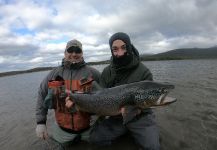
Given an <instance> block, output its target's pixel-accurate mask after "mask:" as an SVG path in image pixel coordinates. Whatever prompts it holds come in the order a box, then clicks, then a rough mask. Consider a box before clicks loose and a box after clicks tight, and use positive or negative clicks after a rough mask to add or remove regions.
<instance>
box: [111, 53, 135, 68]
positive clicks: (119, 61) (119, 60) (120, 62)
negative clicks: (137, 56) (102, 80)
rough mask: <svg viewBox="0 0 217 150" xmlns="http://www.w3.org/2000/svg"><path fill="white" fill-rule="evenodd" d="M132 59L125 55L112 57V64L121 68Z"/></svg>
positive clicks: (130, 56)
mask: <svg viewBox="0 0 217 150" xmlns="http://www.w3.org/2000/svg"><path fill="white" fill-rule="evenodd" d="M132 59H133V56H132V55H130V54H128V53H125V54H124V55H123V56H119V57H116V56H114V55H113V63H114V64H115V66H117V67H122V66H126V65H128V64H129V63H130V62H131V61H132Z"/></svg>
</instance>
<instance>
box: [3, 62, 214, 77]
mask: <svg viewBox="0 0 217 150" xmlns="http://www.w3.org/2000/svg"><path fill="white" fill-rule="evenodd" d="M199 59H217V58H188V59H184V58H173V59H168V58H159V59H156V58H154V59H144V58H141V61H167V60H199ZM109 61H110V60H106V61H100V62H88V63H87V65H103V64H109ZM56 67H57V66H56ZM53 68H55V67H37V68H33V69H28V70H19V71H9V72H2V73H0V78H1V77H5V76H12V75H18V74H25V73H33V72H40V71H49V70H52V69H53Z"/></svg>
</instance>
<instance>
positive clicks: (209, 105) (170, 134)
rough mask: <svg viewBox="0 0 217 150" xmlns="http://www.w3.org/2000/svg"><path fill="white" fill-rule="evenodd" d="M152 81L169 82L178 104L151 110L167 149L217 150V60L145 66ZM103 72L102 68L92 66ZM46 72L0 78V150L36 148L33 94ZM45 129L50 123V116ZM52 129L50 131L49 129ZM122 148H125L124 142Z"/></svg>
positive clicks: (148, 62) (159, 63) (181, 61)
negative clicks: (150, 74) (151, 74)
mask: <svg viewBox="0 0 217 150" xmlns="http://www.w3.org/2000/svg"><path fill="white" fill-rule="evenodd" d="M143 63H144V64H145V65H146V66H147V67H148V68H149V69H150V70H151V72H152V73H153V76H154V80H156V81H162V82H170V83H172V84H174V85H175V87H176V88H175V90H174V91H172V92H171V93H170V95H171V96H173V97H176V98H177V99H178V101H177V102H176V103H174V104H171V105H170V106H166V107H161V108H157V109H154V111H155V114H156V120H157V124H158V126H159V129H160V136H161V139H162V141H161V145H162V149H165V150H179V149H180V150H183V149H184V150H215V149H216V148H217V59H213V60H173V61H147V62H143ZM94 67H95V68H97V69H98V70H100V71H102V69H103V68H104V67H105V66H104V65H98V66H94ZM47 73H48V71H44V72H36V73H28V74H20V75H16V76H7V77H1V78H0V87H1V88H0V145H1V147H0V149H2V150H14V149H16V150H27V149H31V150H33V149H40V148H39V147H40V143H41V141H40V140H38V138H37V137H36V135H35V126H36V123H35V104H36V99H37V90H38V87H39V84H40V82H41V81H42V79H43V78H44V77H45V76H46V75H47ZM48 118H49V120H48V126H50V125H51V124H52V112H49V116H48ZM49 130H50V129H49ZM123 149H127V147H126V146H125V144H124V143H123Z"/></svg>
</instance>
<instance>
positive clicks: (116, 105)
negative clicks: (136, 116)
mask: <svg viewBox="0 0 217 150" xmlns="http://www.w3.org/2000/svg"><path fill="white" fill-rule="evenodd" d="M174 88H175V86H174V85H172V84H169V83H163V82H155V81H145V80H144V81H139V82H133V83H129V84H123V85H119V86H115V87H112V88H102V89H100V90H98V91H96V92H91V93H70V98H71V99H72V100H73V102H74V104H75V106H76V108H77V109H78V110H81V111H84V112H89V113H93V114H97V115H100V116H116V115H119V114H120V109H121V108H123V107H128V106H132V107H133V108H138V109H148V108H155V107H158V106H165V105H169V104H172V103H174V102H176V101H177V99H176V98H173V97H169V96H168V93H169V92H170V91H171V90H173V89H174Z"/></svg>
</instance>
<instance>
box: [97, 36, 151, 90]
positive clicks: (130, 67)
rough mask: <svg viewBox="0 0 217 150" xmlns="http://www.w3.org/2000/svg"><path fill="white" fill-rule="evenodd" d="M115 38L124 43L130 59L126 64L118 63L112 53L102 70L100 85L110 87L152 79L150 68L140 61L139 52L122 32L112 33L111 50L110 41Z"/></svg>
mask: <svg viewBox="0 0 217 150" xmlns="http://www.w3.org/2000/svg"><path fill="white" fill-rule="evenodd" d="M115 40H122V41H123V42H124V43H125V44H126V48H127V53H128V55H131V60H129V62H127V63H126V65H120V64H118V63H117V62H115V61H114V58H115V56H113V54H112V57H111V61H110V65H108V66H107V67H106V68H105V69H104V70H103V72H102V75H101V78H100V85H101V86H102V87H104V88H110V87H114V86H118V85H121V84H128V83H132V82H137V81H142V80H153V77H152V74H151V72H150V70H149V69H148V68H147V67H146V66H145V65H144V64H142V63H141V61H140V57H139V52H138V50H137V49H136V48H135V47H134V46H133V45H132V44H131V41H130V38H129V36H128V35H127V34H125V33H122V32H119V33H116V34H114V35H113V36H112V37H111V38H110V40H109V45H110V49H111V51H112V48H111V47H112V43H113V41H115Z"/></svg>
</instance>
